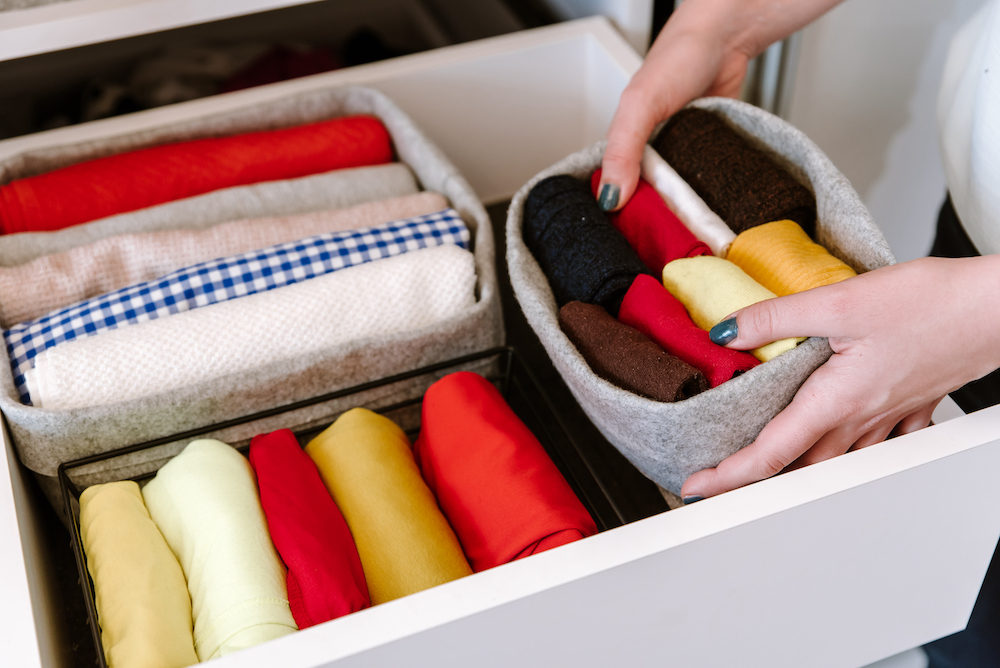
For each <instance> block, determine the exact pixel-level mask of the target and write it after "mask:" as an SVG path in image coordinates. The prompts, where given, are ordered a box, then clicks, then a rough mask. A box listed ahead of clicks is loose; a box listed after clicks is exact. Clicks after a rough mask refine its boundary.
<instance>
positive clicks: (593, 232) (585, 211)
mask: <svg viewBox="0 0 1000 668" xmlns="http://www.w3.org/2000/svg"><path fill="white" fill-rule="evenodd" d="M524 241H525V243H526V244H527V246H528V248H529V249H530V250H531V252H532V254H533V255H534V256H535V259H536V260H537V261H538V264H539V265H540V266H541V268H542V271H543V272H544V273H545V275H546V276H547V277H548V279H549V284H550V285H551V286H552V292H553V293H554V294H555V297H556V302H557V303H558V304H559V305H560V306H562V305H563V304H566V303H568V302H571V301H580V302H584V303H587V304H598V305H599V306H603V307H604V309H605V310H606V311H607V312H608V313H611V314H612V315H617V314H618V307H619V306H621V302H622V298H623V297H624V296H625V293H626V292H627V291H628V288H629V286H630V285H632V281H634V280H635V277H636V276H638V275H639V274H648V273H649V270H648V269H647V268H646V266H645V265H644V264H643V263H642V261H641V260H640V259H639V257H638V256H637V255H636V253H635V251H634V250H632V247H631V246H629V243H628V241H627V240H626V239H625V237H623V236H622V234H621V233H620V232H619V231H618V230H616V229H615V228H614V227H613V226H612V225H611V222H610V221H609V220H608V217H607V215H606V214H605V213H604V212H603V211H601V209H600V208H599V207H598V206H597V201H596V200H595V199H594V196H593V195H592V194H591V192H590V186H588V185H587V183H586V182H584V181H581V180H580V179H575V178H573V177H572V176H566V175H562V174H561V175H558V176H552V177H549V178H547V179H545V180H543V181H539V182H538V183H537V184H536V185H535V187H534V188H532V190H531V193H529V194H528V198H527V199H526V200H525V203H524Z"/></svg>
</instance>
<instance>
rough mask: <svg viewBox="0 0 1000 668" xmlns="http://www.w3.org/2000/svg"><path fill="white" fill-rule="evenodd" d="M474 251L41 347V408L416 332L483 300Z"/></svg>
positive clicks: (32, 373)
mask: <svg viewBox="0 0 1000 668" xmlns="http://www.w3.org/2000/svg"><path fill="white" fill-rule="evenodd" d="M475 286H476V271H475V262H474V259H473V256H472V253H470V252H469V251H466V250H463V249H461V248H459V247H457V246H453V245H445V246H437V247H434V248H426V249H422V250H417V251H412V252H409V253H404V254H402V255H397V256H395V257H390V258H386V259H382V260H377V261H375V262H369V263H367V264H363V265H359V266H355V267H351V268H349V269H342V270H340V271H335V272H333V273H330V274H326V275H324V276H319V277H316V278H313V279H310V280H307V281H303V282H301V283H296V284H294V285H290V286H286V287H282V288H277V289H274V290H269V291H267V292H262V293H257V294H254V295H250V296H247V297H243V298H241V299H234V300H232V301H227V302H222V303H218V304H213V305H211V306H206V307H204V308H200V309H194V310H192V311H185V312H182V313H178V314H175V315H171V316H168V317H165V318H160V319H158V320H151V321H147V322H143V323H139V324H136V325H132V326H129V327H125V328H123V329H116V330H111V331H108V332H104V333H102V334H100V335H99V336H93V337H89V338H85V339H78V340H76V341H70V342H67V343H64V344H62V345H59V346H55V347H53V348H49V349H48V350H46V351H44V352H42V353H41V354H39V355H38V357H37V358H36V361H35V368H34V369H32V370H29V371H28V372H27V373H26V374H25V381H26V383H27V385H28V390H29V392H30V393H31V397H32V401H33V402H34V404H35V406H37V407H40V408H46V409H70V408H78V407H82V406H100V405H106V404H111V403H116V402H121V401H128V400H130V399H136V398H139V397H144V396H148V395H152V394H158V393H163V392H168V391H171V390H175V389H178V388H181V387H186V386H189V385H194V384H196V383H200V382H204V381H207V380H210V379H213V378H218V377H221V376H224V375H226V374H229V373H236V372H240V371H245V370H248V369H252V368H255V367H259V366H263V365H265V364H268V363H271V362H276V361H279V360H286V359H290V358H293V357H297V356H300V355H307V354H309V353H314V352H317V351H320V350H323V349H324V348H328V347H331V346H334V345H337V344H342V343H346V342H348V341H353V340H357V339H364V338H368V337H373V336H381V335H385V334H390V333H393V332H400V331H407V330H415V329H419V328H422V327H425V326H427V325H430V324H432V323H435V322H439V321H441V320H446V319H448V318H451V317H453V316H456V315H459V314H461V313H462V312H464V311H465V310H467V309H470V308H472V307H473V306H474V305H475Z"/></svg>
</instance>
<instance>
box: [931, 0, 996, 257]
mask: <svg viewBox="0 0 1000 668" xmlns="http://www.w3.org/2000/svg"><path fill="white" fill-rule="evenodd" d="M937 117H938V134H939V139H940V142H941V155H942V158H943V162H944V174H945V180H946V181H947V183H948V191H949V192H950V193H951V200H952V203H953V204H954V206H955V213H957V214H958V219H959V220H960V221H962V227H963V228H965V231H966V232H967V233H968V235H969V238H970V239H971V240H972V243H973V244H975V246H976V250H978V251H979V252H980V253H981V254H983V255H988V254H990V253H997V252H1000V0H991V1H990V2H987V3H986V4H985V5H983V7H982V8H981V9H980V10H979V11H978V12H976V14H975V15H974V16H973V17H972V19H971V20H970V21H969V22H968V23H966V24H965V25H964V26H962V28H961V29H960V30H959V31H958V33H956V34H955V37H954V38H953V39H952V42H951V48H950V49H949V52H948V60H947V62H946V64H945V69H944V78H943V80H942V83H941V92H940V93H939V95H938V104H937Z"/></svg>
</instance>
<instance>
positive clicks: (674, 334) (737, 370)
mask: <svg viewBox="0 0 1000 668" xmlns="http://www.w3.org/2000/svg"><path fill="white" fill-rule="evenodd" d="M561 317H562V316H561V314H560V318H561ZM618 319H619V320H620V321H621V322H622V323H623V324H625V325H628V326H630V327H634V328H635V329H636V330H638V331H639V332H640V333H642V334H643V335H645V336H647V337H649V339H651V340H652V341H654V342H655V343H656V344H658V345H659V346H660V347H662V348H663V349H664V350H665V351H667V352H668V353H670V354H671V355H676V356H677V358H678V359H681V360H683V361H685V362H687V363H688V364H690V365H691V366H692V367H694V368H695V369H698V370H699V371H701V372H702V373H703V374H704V375H705V379H706V380H707V382H708V386H709V387H718V386H719V385H721V384H722V383H725V382H726V381H728V380H732V379H733V378H735V377H736V376H738V375H740V374H742V373H746V372H747V371H749V370H750V369H752V368H754V367H755V366H757V365H758V364H760V360H758V359H757V358H756V357H754V356H753V355H751V354H750V353H746V352H743V351H741V350H730V349H729V348H726V347H724V346H718V345H716V344H714V343H712V341H711V340H710V339H709V338H708V332H707V331H705V330H704V329H702V328H701V327H698V326H697V325H696V324H694V322H693V321H692V320H691V316H689V315H688V312H687V309H686V308H684V304H682V303H681V302H680V301H678V300H677V298H676V297H674V296H673V295H672V294H670V292H669V291H668V290H667V289H666V288H664V287H663V285H662V284H661V283H660V282H659V281H657V280H656V279H655V278H653V277H652V276H639V277H637V278H636V279H635V282H634V283H633V284H632V287H631V288H629V291H628V293H626V295H625V299H624V300H622V308H621V311H619V312H618ZM564 331H565V329H564ZM584 357H586V355H584Z"/></svg>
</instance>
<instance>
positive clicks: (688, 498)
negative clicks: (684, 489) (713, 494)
mask: <svg viewBox="0 0 1000 668" xmlns="http://www.w3.org/2000/svg"><path fill="white" fill-rule="evenodd" d="M704 500H705V497H703V496H685V497H684V499H683V501H684V505H685V506H690V505H691V504H692V503H698V502H699V501H704Z"/></svg>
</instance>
